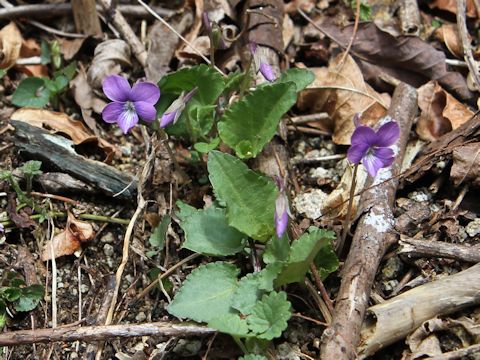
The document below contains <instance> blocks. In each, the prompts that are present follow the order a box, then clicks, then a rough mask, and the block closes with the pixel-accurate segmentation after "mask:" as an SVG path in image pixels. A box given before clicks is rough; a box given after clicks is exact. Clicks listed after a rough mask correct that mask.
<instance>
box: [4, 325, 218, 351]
mask: <svg viewBox="0 0 480 360" xmlns="http://www.w3.org/2000/svg"><path fill="white" fill-rule="evenodd" d="M216 331H217V330H215V329H211V328H207V327H203V326H198V325H189V324H173V323H169V322H154V323H147V324H123V325H107V326H105V325H104V326H83V327H72V326H61V327H57V328H53V329H35V330H19V331H12V332H6V333H2V334H0V346H15V345H22V344H34V343H49V342H56V341H63V342H72V341H77V340H80V341H85V342H91V341H102V340H107V339H111V338H118V337H139V336H154V335H155V336H177V337H189V336H205V335H211V334H214V333H215V332H216Z"/></svg>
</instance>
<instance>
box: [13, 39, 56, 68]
mask: <svg viewBox="0 0 480 360" xmlns="http://www.w3.org/2000/svg"><path fill="white" fill-rule="evenodd" d="M41 52H42V51H41V48H40V45H39V44H38V42H37V41H36V40H35V39H27V40H23V42H22V47H21V49H20V58H28V57H32V56H40V54H41ZM15 69H16V70H18V71H20V72H22V73H24V74H26V75H28V76H36V77H49V74H48V68H47V66H46V65H16V66H15Z"/></svg>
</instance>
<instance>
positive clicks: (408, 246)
mask: <svg viewBox="0 0 480 360" xmlns="http://www.w3.org/2000/svg"><path fill="white" fill-rule="evenodd" d="M399 245H400V248H399V249H398V254H399V255H405V256H408V257H409V258H418V257H436V258H446V259H454V260H458V261H462V262H463V261H464V262H468V263H475V264H476V263H479V262H480V246H467V245H460V244H452V243H446V242H443V241H428V240H418V239H412V238H404V239H401V240H400V242H399Z"/></svg>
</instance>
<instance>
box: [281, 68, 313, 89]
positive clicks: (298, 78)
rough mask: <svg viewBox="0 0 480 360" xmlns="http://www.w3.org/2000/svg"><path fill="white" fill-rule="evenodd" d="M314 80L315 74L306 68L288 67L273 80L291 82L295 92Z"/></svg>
mask: <svg viewBox="0 0 480 360" xmlns="http://www.w3.org/2000/svg"><path fill="white" fill-rule="evenodd" d="M314 80H315V74H314V73H313V72H311V71H310V70H307V69H288V70H287V71H285V72H283V73H282V75H280V77H279V78H278V79H277V80H276V81H275V82H276V83H286V82H289V81H291V82H293V83H294V84H295V87H296V90H297V92H300V91H302V90H303V89H305V88H306V87H307V86H308V85H310V84H311V83H312V82H313V81H314Z"/></svg>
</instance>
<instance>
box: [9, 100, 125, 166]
mask: <svg viewBox="0 0 480 360" xmlns="http://www.w3.org/2000/svg"><path fill="white" fill-rule="evenodd" d="M11 119H12V120H18V121H22V122H25V123H28V124H30V125H32V126H36V127H39V128H44V129H48V130H53V132H55V133H62V134H66V135H67V136H68V137H70V139H72V141H73V142H74V144H75V145H80V144H85V143H97V145H98V147H99V148H100V149H102V150H103V152H104V153H105V156H106V159H105V162H107V163H109V162H111V160H112V159H113V156H114V154H115V152H116V151H117V148H116V147H115V146H114V145H112V144H110V143H109V142H108V141H106V140H104V139H102V138H99V137H97V136H95V135H94V134H92V133H91V132H90V131H89V130H88V129H87V128H86V127H85V125H83V123H82V122H81V121H78V120H73V119H71V118H70V117H69V116H68V115H67V114H64V113H60V112H55V111H49V110H42V109H33V108H21V109H18V110H17V111H15V112H14V113H13V114H12V116H11Z"/></svg>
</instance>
